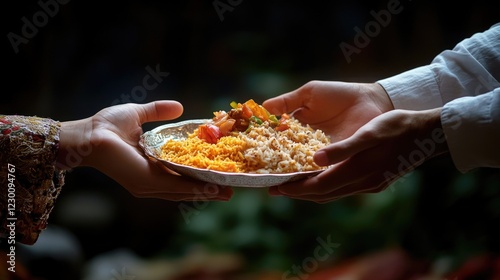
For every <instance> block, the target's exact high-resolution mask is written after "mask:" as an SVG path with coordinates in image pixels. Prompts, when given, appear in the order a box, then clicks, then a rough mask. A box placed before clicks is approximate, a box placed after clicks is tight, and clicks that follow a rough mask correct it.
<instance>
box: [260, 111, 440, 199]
mask: <svg viewBox="0 0 500 280" xmlns="http://www.w3.org/2000/svg"><path fill="white" fill-rule="evenodd" d="M440 112H441V109H440V108H438V109H432V110H427V111H405V110H393V111H390V112H387V113H384V114H382V115H380V116H378V117H376V118H374V119H373V120H371V121H369V122H368V123H367V124H366V125H364V126H362V127H361V128H360V129H359V130H358V131H356V132H355V133H354V134H353V135H352V136H351V137H349V138H346V139H344V140H342V141H339V142H335V143H333V144H331V145H329V146H327V147H325V148H323V149H322V150H320V151H318V152H317V153H316V154H315V161H316V162H317V163H318V164H320V165H324V166H326V165H331V166H330V167H329V168H328V169H327V170H326V171H324V172H322V173H321V174H319V175H318V176H316V177H312V178H309V179H306V180H301V181H297V182H292V183H289V184H286V185H281V186H276V187H271V188H270V190H269V192H270V194H272V195H285V196H289V197H291V198H296V199H303V200H310V201H315V202H318V203H326V202H330V201H333V200H336V199H339V198H342V197H345V196H349V195H353V194H359V193H376V192H380V191H382V190H384V189H385V188H387V187H388V186H389V185H390V184H391V183H393V182H394V181H395V180H397V179H398V178H401V177H403V176H405V175H406V174H407V173H408V172H410V171H411V170H413V169H414V168H415V167H417V166H419V165H421V164H422V163H423V162H424V161H426V160H428V159H430V158H432V157H434V156H437V155H440V154H442V153H445V152H447V146H446V140H445V136H444V132H443V130H442V128H441V122H440Z"/></svg>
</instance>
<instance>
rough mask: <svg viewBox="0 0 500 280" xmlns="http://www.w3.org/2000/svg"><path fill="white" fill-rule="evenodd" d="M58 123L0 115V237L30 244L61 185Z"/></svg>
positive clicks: (47, 216)
mask: <svg viewBox="0 0 500 280" xmlns="http://www.w3.org/2000/svg"><path fill="white" fill-rule="evenodd" d="M59 132H60V123H59V122H57V121H54V120H51V119H47V118H39V117H26V116H17V115H16V116H4V115H0V164H1V168H0V223H1V224H0V238H1V239H8V243H9V244H12V242H20V243H24V244H28V245H31V244H34V243H35V242H36V240H37V239H38V236H39V234H40V233H41V231H42V230H43V229H45V228H46V226H47V220H48V218H49V214H50V213H51V211H52V209H53V207H54V203H55V200H56V199H57V197H58V195H59V192H60V191H61V188H62V186H63V185H64V175H65V173H64V171H61V170H58V169H57V168H56V156H57V151H58V148H59Z"/></svg>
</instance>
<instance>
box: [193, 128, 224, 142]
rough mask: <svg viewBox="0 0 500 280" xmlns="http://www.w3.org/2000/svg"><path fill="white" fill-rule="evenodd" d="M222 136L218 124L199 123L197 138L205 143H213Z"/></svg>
mask: <svg viewBox="0 0 500 280" xmlns="http://www.w3.org/2000/svg"><path fill="white" fill-rule="evenodd" d="M221 137H222V133H221V131H220V129H219V127H218V126H216V125H213V124H204V125H200V126H199V128H198V138H200V139H202V140H204V141H206V142H207V143H211V144H215V143H217V141H218V140H219V138H221Z"/></svg>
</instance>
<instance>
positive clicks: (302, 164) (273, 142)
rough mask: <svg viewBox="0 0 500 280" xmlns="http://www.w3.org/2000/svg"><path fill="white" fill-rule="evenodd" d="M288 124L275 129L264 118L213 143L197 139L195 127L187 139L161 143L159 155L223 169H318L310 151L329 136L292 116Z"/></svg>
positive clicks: (317, 148)
mask: <svg viewBox="0 0 500 280" xmlns="http://www.w3.org/2000/svg"><path fill="white" fill-rule="evenodd" d="M288 125H289V128H288V129H286V130H284V131H276V130H274V129H273V128H272V127H271V126H270V125H269V124H268V123H267V122H264V123H263V124H262V125H259V126H254V127H252V128H251V129H250V131H249V132H233V134H232V135H230V136H225V137H222V138H220V139H219V141H217V143H216V144H210V143H207V142H205V141H203V140H201V139H199V138H198V137H197V133H198V131H197V130H195V131H194V132H193V133H192V134H190V135H189V136H188V138H187V139H184V140H180V141H179V140H170V141H168V142H167V143H165V144H164V146H163V147H162V155H161V157H162V158H163V159H165V160H168V161H172V162H175V163H179V164H183V165H188V166H193V167H198V168H203V169H210V170H218V171H226V172H245V173H289V172H299V171H312V170H317V169H321V167H320V166H317V165H316V164H315V163H314V161H313V155H314V153H315V152H316V151H317V150H319V149H321V148H323V147H325V146H327V145H328V144H329V143H330V139H329V137H328V136H326V135H325V134H324V133H323V132H322V131H321V130H314V129H312V128H311V127H310V126H309V125H306V126H303V125H302V124H300V122H299V121H298V120H296V119H294V118H292V119H290V120H289V123H288Z"/></svg>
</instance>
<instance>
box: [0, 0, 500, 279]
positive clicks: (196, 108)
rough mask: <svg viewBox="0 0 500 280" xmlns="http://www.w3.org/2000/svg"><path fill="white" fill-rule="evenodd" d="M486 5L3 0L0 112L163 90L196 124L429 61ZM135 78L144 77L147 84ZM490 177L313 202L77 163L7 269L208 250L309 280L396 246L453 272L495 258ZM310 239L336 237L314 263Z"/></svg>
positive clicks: (74, 108) (256, 270) (75, 273)
mask: <svg viewBox="0 0 500 280" xmlns="http://www.w3.org/2000/svg"><path fill="white" fill-rule="evenodd" d="M496 11H498V10H496V9H494V8H493V7H492V6H490V5H489V4H488V1H481V0H480V1H474V2H471V3H467V5H466V6H465V5H461V4H458V2H456V1H444V2H443V1H434V2H432V3H431V2H430V1H410V0H401V1H396V0H382V1H316V2H314V1H313V2H306V1H293V2H292V1H268V2H266V1H257V2H256V1H247V0H240V1H229V0H220V1H219V0H216V1H211V0H209V1H200V0H189V1H121V2H117V3H109V4H108V3H104V2H99V1H78V0H72V1H60V2H56V1H55V0H46V1H44V0H41V1H39V2H36V1H29V2H28V1H9V2H8V3H4V8H3V14H4V15H3V18H4V20H3V23H4V24H3V26H4V28H5V30H4V32H3V35H4V39H3V45H4V48H3V51H2V52H3V57H4V58H3V60H2V61H3V63H2V65H3V68H4V73H5V74H3V76H4V77H3V90H2V98H1V99H2V100H1V102H0V113H2V114H22V115H37V116H42V117H51V118H54V119H57V120H61V121H65V120H73V119H79V118H85V117H88V116H90V115H92V114H94V113H95V112H97V111H99V110H100V109H102V108H105V107H108V106H111V105H114V104H121V103H127V102H137V103H145V102H149V101H153V100H160V99H173V100H177V101H180V102H181V103H182V104H183V105H184V109H185V112H184V114H183V115H182V116H181V117H180V118H179V120H185V119H192V118H208V117H211V116H212V112H213V111H215V110H220V109H227V108H229V102H231V101H233V100H235V101H239V102H244V101H246V100H247V99H250V98H253V99H255V100H256V101H257V102H259V103H260V102H262V101H263V100H265V99H267V98H269V97H272V96H276V95H279V94H281V93H285V92H287V91H290V90H293V89H295V88H297V87H299V86H301V85H303V84H304V83H306V82H308V81H310V80H339V81H359V82H373V81H376V80H377V79H381V78H384V77H388V76H391V75H394V74H396V73H399V72H402V71H404V70H407V69H410V68H413V67H416V66H419V65H423V64H428V63H429V62H430V61H431V60H432V58H433V57H434V56H435V55H437V54H438V53H439V52H441V51H442V50H444V49H447V48H451V47H453V46H454V45H455V44H456V43H457V42H459V41H460V40H462V39H463V38H466V37H469V36H470V35H472V34H473V33H475V32H479V31H483V30H484V29H487V28H488V27H490V26H491V25H492V24H494V23H495V22H496V21H497V20H498V14H497V13H496ZM152 73H156V74H155V75H153V74H152ZM147 75H152V76H153V78H154V80H151V81H152V82H154V81H156V83H154V86H148V88H147V89H146V87H145V86H144V84H143V79H144V77H146V76H147ZM318 113H319V114H320V113H321V112H318ZM160 124H163V123H153V124H147V125H145V126H144V130H149V129H151V128H153V127H155V126H157V125H160ZM116 164H120V163H119V162H117V163H116ZM130 172H134V170H130ZM499 182H500V176H499V173H498V171H495V170H487V169H486V170H476V171H473V172H470V173H468V174H460V173H459V172H457V171H456V170H455V169H454V167H453V164H452V162H451V161H450V160H447V159H437V160H433V161H431V162H428V163H426V164H425V165H423V166H422V167H420V168H418V169H417V170H416V171H414V172H413V173H411V174H410V175H408V176H407V177H405V179H404V180H402V181H400V182H397V183H396V184H394V185H393V186H392V187H391V188H389V189H387V190H386V191H384V192H382V193H379V194H372V195H357V196H353V197H349V198H344V199H342V200H339V201H337V202H333V203H329V204H324V205H319V204H315V203H310V202H302V201H294V200H291V199H288V198H282V197H270V196H268V195H267V190H265V189H235V195H234V197H233V199H232V200H231V201H230V202H224V203H223V202H201V203H194V204H193V203H177V202H169V201H161V200H156V199H139V198H135V197H133V196H132V195H130V194H129V193H128V192H127V191H126V190H125V189H123V188H122V187H120V186H119V185H117V184H116V183H115V182H114V181H112V180H111V179H109V178H108V177H106V176H105V175H102V174H101V173H99V172H98V171H96V170H93V169H89V168H76V169H74V170H73V171H72V172H70V173H68V175H67V180H66V186H65V187H64V189H63V191H62V194H61V196H60V198H59V200H58V202H57V204H56V207H55V209H54V211H53V213H52V215H51V219H50V225H49V228H48V230H47V231H46V232H44V233H43V234H42V235H41V238H40V241H39V242H38V243H37V244H36V245H35V246H33V247H32V248H30V247H27V248H21V249H20V250H21V251H22V252H24V253H23V254H24V255H23V256H24V259H22V258H21V257H22V256H19V257H20V259H19V262H20V264H21V262H22V263H24V264H25V265H26V266H27V267H28V269H29V270H30V271H31V273H32V274H34V275H39V276H41V277H45V278H42V279H70V278H71V279H78V278H84V277H94V278H93V280H99V279H128V278H124V277H123V275H124V274H127V273H128V274H130V275H134V274H133V273H134V272H132V271H133V269H134V267H137V266H138V265H139V264H142V265H143V266H144V263H148V262H153V260H154V261H157V260H163V259H165V260H167V261H166V264H165V265H163V266H161V267H162V268H161V269H159V270H160V271H163V273H165V272H164V270H165V269H166V267H168V266H167V264H170V265H172V267H174V268H175V266H176V265H175V264H177V265H178V262H182V260H188V259H189V258H190V257H192V258H195V257H196V256H198V257H199V258H200V259H201V260H205V259H203V258H204V257H203V256H209V257H208V258H207V259H206V262H205V261H202V262H196V260H194V261H193V262H194V265H195V266H196V265H199V266H203V265H207V266H209V267H212V268H213V269H220V270H224V269H226V268H224V265H226V266H228V267H227V269H228V270H235V271H237V273H241V274H246V275H260V274H264V273H267V272H275V273H277V275H278V276H280V275H283V274H282V273H286V272H287V271H292V268H295V270H296V272H297V271H301V272H302V273H303V274H301V275H302V278H305V275H306V273H307V274H309V273H311V274H312V273H314V272H316V271H320V270H321V269H322V268H323V267H333V266H335V264H336V263H341V262H342V261H343V260H348V259H350V258H352V257H356V256H362V255H365V254H368V253H371V252H379V251H384V250H386V249H387V248H394V247H397V248H401V249H402V250H403V251H404V252H405V253H407V254H408V255H409V256H411V258H414V259H416V260H423V263H424V264H423V265H425V266H427V267H434V269H435V270H439V269H441V270H444V271H446V270H453V269H454V268H456V267H459V266H460V264H462V263H463V262H464V261H465V260H467V259H470V258H472V257H473V256H476V255H481V254H483V253H485V252H486V253H498V252H499V250H500V246H499V245H500V243H499V241H498V236H500V232H499V230H498V224H500V188H499V187H498V185H499ZM322 242H330V243H331V244H335V246H332V247H331V250H327V251H325V252H327V253H328V255H327V256H326V257H325V258H322V259H318V258H317V257H316V258H314V257H315V255H314V252H315V248H317V246H320V245H321V244H323V243H322ZM47 248H49V249H50V250H49V249H47ZM332 248H333V249H332ZM47 251H49V252H48V253H47ZM22 252H20V254H21V253H22ZM193 256H195V257H193ZM224 258H227V259H224ZM210 260H211V261H213V262H214V263H210ZM218 260H221V261H219V262H218ZM176 261H177V262H176ZM173 264H174V265H173ZM99 265H101V266H99ZM56 268H57V269H56ZM174 268H172V270H175V269H174ZM98 271H100V272H98ZM149 271H156V270H155V269H153V268H151V269H150V270H149ZM136 273H139V272H136ZM158 273H160V272H158ZM69 275H71V276H69ZM89 275H94V276H89ZM97 275H99V276H97ZM120 275H122V276H121V277H122V278H119V276H120ZM136 275H138V274H136ZM290 275H292V274H290ZM99 277H101V278H99ZM113 277H114V278H113ZM127 277H128V276H127ZM130 277H131V276H130ZM150 279H154V277H153V276H151V278H150ZM253 279H258V278H257V276H255V278H253ZM278 279H281V278H280V277H278ZM290 279H292V278H290ZM296 279H297V278H296Z"/></svg>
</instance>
